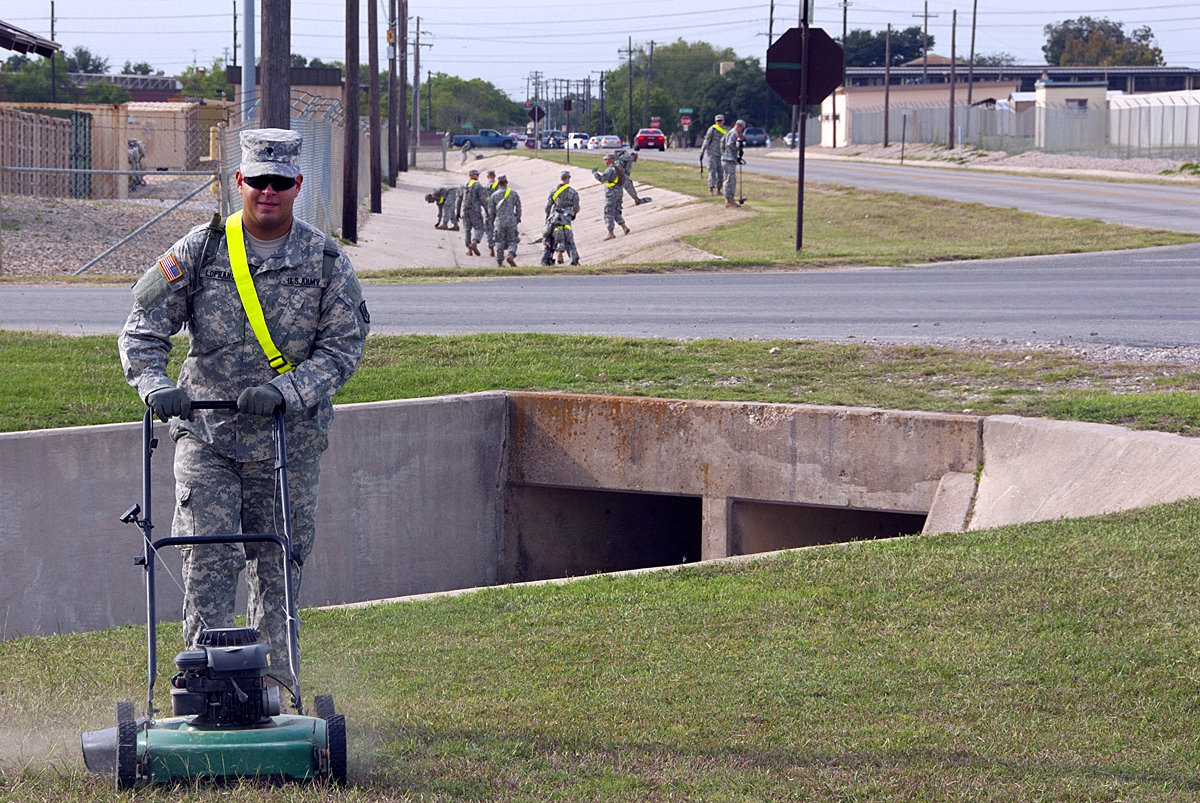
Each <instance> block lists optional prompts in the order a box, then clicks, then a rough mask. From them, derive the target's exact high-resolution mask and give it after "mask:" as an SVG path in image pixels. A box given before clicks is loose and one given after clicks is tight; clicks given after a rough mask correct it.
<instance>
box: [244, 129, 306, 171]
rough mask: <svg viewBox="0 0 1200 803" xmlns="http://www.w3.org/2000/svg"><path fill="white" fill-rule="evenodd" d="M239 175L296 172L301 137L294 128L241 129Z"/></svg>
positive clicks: (298, 166)
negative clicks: (291, 129) (289, 129)
mask: <svg viewBox="0 0 1200 803" xmlns="http://www.w3.org/2000/svg"><path fill="white" fill-rule="evenodd" d="M241 140H242V166H241V171H242V175H243V176H245V177H246V178H254V177H255V176H286V177H288V178H295V177H296V176H298V175H300V143H301V142H302V141H303V138H302V137H301V136H300V135H299V134H297V133H296V132H295V131H286V130H284V129H282V128H256V129H253V130H250V131H243V132H242V135H241Z"/></svg>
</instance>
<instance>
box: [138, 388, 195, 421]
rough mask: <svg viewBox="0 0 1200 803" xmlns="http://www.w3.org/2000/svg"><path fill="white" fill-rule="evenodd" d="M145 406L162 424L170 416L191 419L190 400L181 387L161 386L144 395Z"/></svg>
mask: <svg viewBox="0 0 1200 803" xmlns="http://www.w3.org/2000/svg"><path fill="white" fill-rule="evenodd" d="M146 406H147V407H149V408H150V409H151V410H153V411H154V414H155V415H156V416H158V419H159V420H160V421H162V422H163V423H164V424H165V423H167V419H168V418H171V417H172V416H178V417H180V418H185V419H187V420H188V421H191V420H192V400H191V397H189V396H188V395H187V391H186V390H184V389H183V388H163V389H162V390H156V391H154V392H153V393H151V394H150V395H149V396H147V397H146Z"/></svg>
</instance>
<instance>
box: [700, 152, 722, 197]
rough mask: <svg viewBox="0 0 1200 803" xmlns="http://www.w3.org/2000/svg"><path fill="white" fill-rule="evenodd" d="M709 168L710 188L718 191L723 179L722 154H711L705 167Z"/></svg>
mask: <svg viewBox="0 0 1200 803" xmlns="http://www.w3.org/2000/svg"><path fill="white" fill-rule="evenodd" d="M704 166H705V167H707V168H708V188H709V189H710V190H716V189H720V188H721V179H722V178H723V172H724V171H723V169H722V168H723V165H722V164H721V154H720V153H719V152H718V153H715V154H709V155H708V158H707V162H706V164H705V165H704Z"/></svg>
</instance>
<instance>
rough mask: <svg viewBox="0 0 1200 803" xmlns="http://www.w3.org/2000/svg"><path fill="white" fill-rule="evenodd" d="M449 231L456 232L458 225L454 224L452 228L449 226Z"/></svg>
mask: <svg viewBox="0 0 1200 803" xmlns="http://www.w3.org/2000/svg"><path fill="white" fill-rule="evenodd" d="M450 231H458V224H457V223H455V224H454V225H453V226H451V227H450Z"/></svg>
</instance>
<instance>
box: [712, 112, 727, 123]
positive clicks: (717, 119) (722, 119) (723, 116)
mask: <svg viewBox="0 0 1200 803" xmlns="http://www.w3.org/2000/svg"><path fill="white" fill-rule="evenodd" d="M713 119H714V120H716V121H717V122H718V123H723V122H725V115H723V114H718V115H717V116H716V117H714V118H713Z"/></svg>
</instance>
